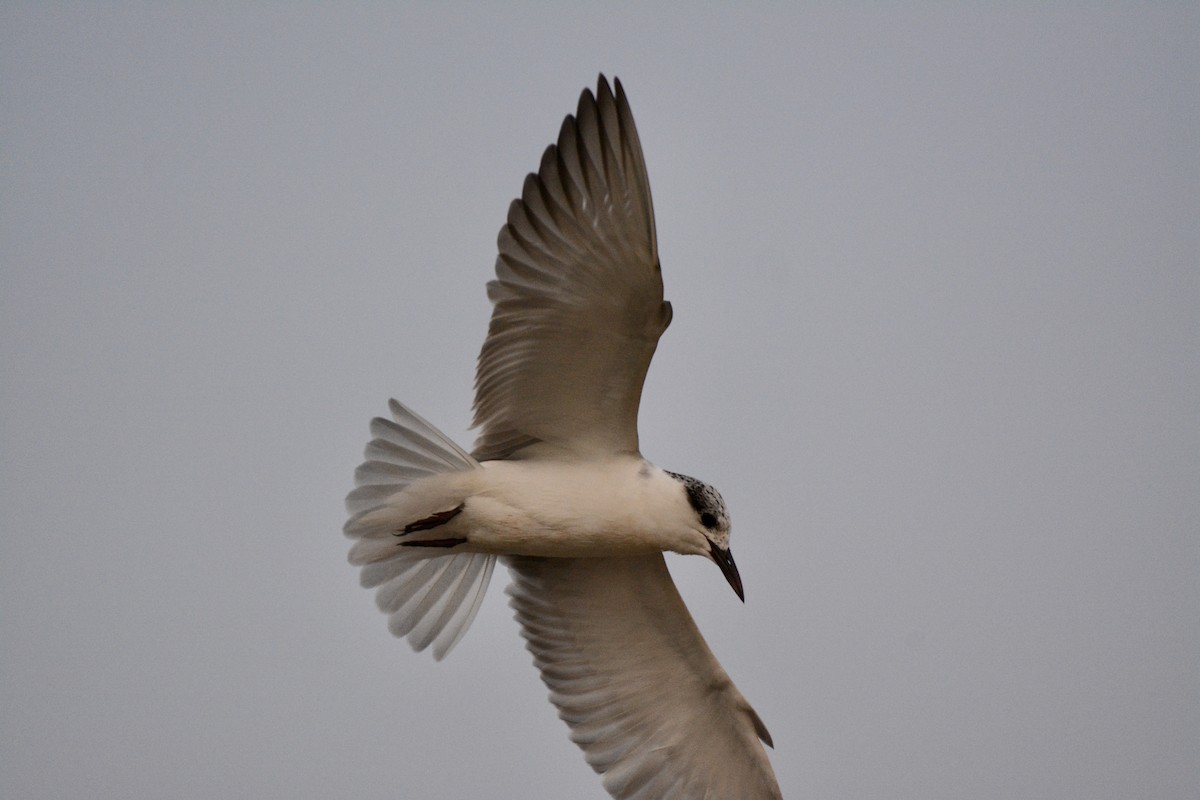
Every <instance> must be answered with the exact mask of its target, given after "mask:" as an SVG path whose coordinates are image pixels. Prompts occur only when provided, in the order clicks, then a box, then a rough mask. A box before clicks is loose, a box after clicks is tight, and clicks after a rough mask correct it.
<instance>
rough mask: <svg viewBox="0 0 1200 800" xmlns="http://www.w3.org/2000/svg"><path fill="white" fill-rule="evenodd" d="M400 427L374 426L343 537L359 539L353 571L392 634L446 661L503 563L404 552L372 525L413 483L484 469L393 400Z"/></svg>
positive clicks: (478, 556)
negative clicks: (357, 570)
mask: <svg viewBox="0 0 1200 800" xmlns="http://www.w3.org/2000/svg"><path fill="white" fill-rule="evenodd" d="M388 407H389V408H390V409H391V412H392V417H393V418H394V419H395V421H394V422H393V421H392V420H387V419H383V418H380V417H376V418H375V419H373V420H371V435H372V436H373V437H374V438H373V439H371V441H370V442H369V443H368V444H367V449H366V454H365V458H366V460H365V461H364V462H363V463H362V464H361V465H360V466H359V467H358V469H357V470H355V472H354V483H355V486H356V487H357V488H356V489H355V490H354V491H352V492H351V493H350V494H349V495H348V496H347V497H346V510H347V511H349V512H350V515H351V516H350V519H349V520H348V521H347V522H346V525H345V527H344V528H343V530H344V531H345V533H346V535H347V536H349V537H350V538H352V539H355V540H356V541H355V544H354V546H353V547H351V549H350V563H352V564H354V565H356V566H361V567H362V585H363V587H365V588H368V589H370V588H375V589H376V592H375V602H376V603H377V604H378V606H379V608H380V610H381V611H383V612H384V613H386V614H387V615H388V629H389V630H391V632H392V633H393V634H395V635H396V636H402V637H404V638H406V639H408V643H409V644H410V645H412V648H413V649H414V650H424V649H425V648H426V647H428V646H429V645H430V644H432V645H433V657H434V658H436V659H437V660H439V661H440V660H441V659H442V658H443V657H445V655H446V654H447V653H449V652H450V650H451V649H452V648H453V647H454V645H456V644H457V643H458V640H459V639H461V638H462V636H463V634H464V633H466V632H467V628H469V627H470V626H471V621H472V620H474V619H475V614H476V613H477V612H478V611H479V606H480V604H481V603H482V602H483V596H484V594H486V593H487V587H488V582H489V581H490V580H491V577H492V569H493V568H494V567H495V565H496V556H493V555H486V554H483V553H449V554H448V553H447V552H446V550H437V549H433V548H427V547H401V546H399V542H397V541H395V540H394V539H392V536H391V532H390V531H387V530H381V529H380V526H379V525H377V524H372V520H373V519H375V518H378V517H379V516H380V514H378V513H375V514H373V512H379V511H382V510H383V509H384V508H385V507H386V505H387V500H388V499H389V498H392V497H395V496H396V495H397V494H398V493H400V492H402V491H404V489H405V488H406V487H407V486H408V485H409V484H410V483H412V482H413V481H416V480H419V479H421V478H426V477H428V476H430V475H438V474H441V473H446V472H461V471H463V470H469V469H477V468H478V467H479V462H477V461H476V460H475V459H473V458H471V456H470V455H468V454H467V452H466V451H465V450H463V449H462V448H461V447H459V446H458V445H456V444H455V443H454V442H452V441H450V439H449V438H447V437H446V436H445V435H444V434H442V433H441V431H439V430H438V429H437V428H435V427H433V426H432V425H430V424H429V423H428V422H426V421H425V420H423V419H421V417H419V416H418V415H416V414H414V413H413V412H412V411H410V410H409V409H407V408H405V407H404V406H402V405H401V404H400V403H398V402H396V401H395V400H392V401H390V402H389V403H388Z"/></svg>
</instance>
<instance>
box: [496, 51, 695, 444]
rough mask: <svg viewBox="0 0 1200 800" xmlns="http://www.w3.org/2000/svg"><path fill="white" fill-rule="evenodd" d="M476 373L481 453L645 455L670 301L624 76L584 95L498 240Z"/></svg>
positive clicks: (530, 178) (510, 212)
mask: <svg viewBox="0 0 1200 800" xmlns="http://www.w3.org/2000/svg"><path fill="white" fill-rule="evenodd" d="M498 243H499V249H500V254H499V256H498V257H497V259H496V279H495V280H493V281H491V282H490V283H489V284H488V297H489V298H490V299H491V301H492V303H493V304H494V306H495V308H494V309H493V312H492V321H491V325H490V327H489V328H488V336H487V340H486V341H485V342H484V344H483V350H482V351H481V352H480V354H479V365H478V369H477V371H476V376H475V425H476V426H478V427H480V428H481V433H480V436H479V438H478V440H477V441H476V443H475V451H474V455H475V457H476V458H478V459H479V460H480V461H488V460H492V459H499V458H526V457H529V456H531V455H552V454H561V455H572V456H598V455H610V454H614V453H637V451H638V438H637V410H638V402H639V400H640V398H641V394H642V383H643V381H644V380H645V377H646V369H647V368H648V367H649V365H650V358H651V356H653V355H654V348H655V346H656V345H657V344H658V337H659V336H660V335H661V334H662V332H663V331H664V330H666V327H667V325H668V324H669V323H670V321H671V306H670V304H669V303H666V302H664V301H663V287H662V275H661V271H660V268H659V263H658V248H657V245H656V243H655V234H654V209H653V206H652V204H651V200H650V184H649V182H648V180H647V178H646V165H645V163H644V161H643V159H642V147H641V144H640V142H639V141H638V135H637V130H636V128H634V124H633V115H632V113H631V112H630V110H629V103H628V101H627V100H626V98H625V92H624V90H623V89H622V87H621V82H620V81H616V95H615V96H614V94H613V93H612V91H611V90H610V89H609V86H608V82H607V81H606V80H605V79H604V76H603V75H601V76H600V81H599V86H598V88H597V91H596V94H595V95H593V94H592V93H591V91H590V90H585V91H584V92H583V95H582V96H581V97H580V98H579V107H578V110H577V111H576V113H575V115H574V116H568V117H567V118H566V119H565V120H563V124H562V128H561V130H560V131H559V135H558V143H557V144H552V145H550V146H549V147H548V148H546V152H545V153H544V154H543V155H542V163H541V167H540V168H539V169H538V172H537V174H536V175H533V174H531V175H529V176H527V177H526V179H525V186H524V189H523V191H522V193H521V197H520V199H518V200H514V201H513V202H512V205H511V206H509V209H508V223H507V224H506V225H505V226H504V227H503V228H502V229H501V231H500V236H499V242H498Z"/></svg>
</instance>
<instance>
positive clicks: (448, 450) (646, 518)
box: [345, 75, 780, 800]
mask: <svg viewBox="0 0 1200 800" xmlns="http://www.w3.org/2000/svg"><path fill="white" fill-rule="evenodd" d="M614 86H615V91H614V89H613V88H610V87H609V84H608V81H607V80H606V79H605V78H604V76H603V75H601V76H600V79H599V85H598V87H597V90H596V93H595V94H593V93H592V92H591V91H590V90H586V89H585V90H584V92H583V94H582V95H581V96H580V98H579V105H578V108H577V110H576V112H575V114H574V115H568V116H567V117H566V119H565V120H563V123H562V127H561V129H560V130H559V134H558V141H557V143H555V144H551V145H550V146H549V147H548V148H546V151H545V153H544V154H543V155H542V161H541V165H540V166H539V167H538V171H537V173H536V174H530V175H529V176H527V177H526V178H525V184H524V186H523V187H522V191H521V196H520V198H519V199H517V200H514V201H513V202H512V204H511V205H510V206H509V209H508V221H507V223H506V224H505V225H504V227H503V228H502V229H501V230H500V236H499V255H498V257H497V259H496V278H495V279H494V280H493V281H491V282H490V283H489V284H488V297H489V298H490V300H491V301H492V304H493V311H492V319H491V323H490V326H489V328H488V334H487V338H486V340H485V341H484V343H483V350H482V352H481V353H480V355H479V362H478V366H477V371H476V377H475V419H474V425H475V427H477V428H479V430H480V435H479V437H478V439H477V440H476V442H475V448H474V450H473V451H472V452H471V453H467V452H466V451H465V450H463V449H462V448H460V447H459V446H458V445H456V444H455V443H454V442H452V441H451V440H450V439H449V438H447V437H446V436H445V435H443V434H442V433H441V432H439V431H438V430H437V429H436V428H434V427H433V426H432V425H430V424H429V423H428V422H426V421H425V420H424V419H422V418H421V417H419V416H417V415H416V414H415V413H413V412H412V411H410V410H409V409H408V408H406V407H404V406H403V405H401V404H400V403H398V402H396V401H395V400H392V401H391V403H390V410H391V415H392V419H383V418H376V419H374V420H372V421H371V434H372V436H373V438H372V440H371V441H370V443H369V444H368V445H367V448H366V457H365V458H366V460H365V461H364V462H363V464H362V465H361V466H359V468H358V470H357V471H356V472H355V484H356V486H357V488H356V489H355V490H354V491H353V492H351V493H350V495H349V496H348V497H347V498H346V506H347V509H348V511H349V512H350V514H351V516H350V519H349V521H348V522H347V523H346V525H345V532H346V535H347V536H349V537H350V538H351V539H353V540H354V543H353V545H352V546H351V548H350V562H351V563H352V564H355V565H357V566H360V567H362V585H363V586H364V587H367V588H374V589H375V590H376V600H377V603H378V605H379V608H380V609H381V610H382V611H384V612H385V613H386V614H387V615H388V627H389V628H390V630H391V631H392V633H394V634H395V635H396V636H401V637H404V638H406V639H407V640H408V642H409V644H411V645H412V647H413V648H414V649H415V650H418V651H420V650H424V649H425V648H427V647H430V646H432V648H433V655H434V658H436V659H439V660H440V659H441V658H443V657H444V656H445V655H446V653H448V652H449V651H450V649H451V648H453V647H454V645H455V644H456V643H457V642H458V641H459V639H460V638H461V637H462V635H463V634H464V633H465V632H466V630H467V628H468V627H469V626H470V624H471V621H472V620H473V619H474V617H475V614H476V612H477V611H478V610H479V606H480V603H481V602H482V601H483V597H484V594H485V592H486V590H487V586H488V582H489V581H490V579H491V575H492V569H493V567H494V566H495V564H496V560H497V559H503V560H504V563H505V564H506V565H507V566H508V568H509V571H510V572H511V574H512V578H513V582H512V584H511V586H510V587H509V589H508V594H509V596H510V604H511V605H512V607H513V609H514V610H515V612H516V618H517V620H518V622H519V623H520V625H521V634H522V636H524V638H525V640H526V644H527V646H528V649H529V650H530V652H531V653H532V654H533V660H534V663H535V665H536V666H537V668H538V669H539V670H540V671H541V676H542V680H543V681H544V682H545V684H546V686H547V687H548V688H549V690H550V700H551V702H553V703H554V705H555V706H557V707H558V712H559V716H560V717H562V719H563V720H565V721H566V723H567V725H568V726H569V727H570V729H571V739H572V740H573V741H574V742H575V743H576V744H578V745H579V747H580V748H582V749H583V752H584V756H585V758H586V759H587V762H588V763H589V764H590V765H591V766H592V768H593V769H595V770H596V772H598V773H600V774H601V775H602V779H603V783H604V787H605V789H607V790H608V792H609V793H610V794H611V795H612V796H613V797H615V798H643V799H645V800H651V799H652V798H654V799H657V798H680V799H681V800H683V799H685V798H686V799H689V800H690V798H701V797H703V798H711V799H712V800H718V799H725V800H757V799H758V798H778V797H780V792H779V786H778V784H777V783H776V781H775V775H774V773H773V771H772V769H771V764H770V761H769V760H768V758H767V754H766V751H765V749H764V748H763V743H764V742H765V743H766V744H767V745H771V744H772V743H771V737H770V735H769V734H768V733H767V729H766V727H765V726H764V725H763V723H762V720H760V719H759V717H758V715H757V714H756V713H755V712H754V709H752V708H751V707H750V704H749V703H748V702H746V699H745V698H744V697H743V696H742V694H741V692H739V691H738V689H737V687H735V686H734V685H733V682H732V681H731V680H730V678H729V675H728V674H726V672H725V670H724V669H722V667H721V665H720V664H719V663H718V662H717V660H716V658H715V657H714V656H713V654H712V652H711V651H710V650H709V649H708V646H707V645H706V644H705V642H704V639H703V638H702V637H701V635H700V632H699V630H697V628H696V624H695V622H693V620H692V617H691V615H690V614H689V613H688V610H687V606H685V605H684V603H683V600H682V598H680V596H679V592H678V591H677V589H676V588H675V584H674V582H673V581H672V580H671V576H670V573H669V572H668V571H667V567H666V563H665V561H664V560H663V552H664V551H671V552H675V553H682V554H684V555H698V556H702V557H704V558H707V559H710V560H711V561H713V562H714V563H715V564H716V565H717V566H718V567H719V568H720V570H721V572H722V574H723V575H724V576H725V579H726V580H727V581H728V582H729V585H730V586H732V587H733V590H734V591H735V592H736V593H737V595H738V597H739V598H743V599H744V595H743V589H742V580H741V577H740V576H739V574H738V570H737V566H736V565H735V564H734V560H733V556H732V555H731V554H730V551H729V531H730V524H729V514H728V512H727V511H726V509H725V503H724V501H723V500H722V499H721V495H720V494H719V493H718V492H717V490H716V489H714V488H713V487H711V486H709V485H708V484H706V483H703V482H702V481H699V480H696V479H695V478H690V477H688V476H686V475H679V474H676V473H673V472H668V471H666V470H663V469H660V468H659V467H657V466H655V465H653V464H652V463H650V462H649V461H647V460H646V459H645V458H644V457H643V456H642V454H641V452H640V450H639V448H638V433H637V412H638V403H639V400H640V398H641V394H642V384H643V381H644V380H645V377H646V370H647V368H648V367H649V365H650V359H651V357H652V356H653V355H654V349H655V347H656V346H657V344H658V339H659V336H661V335H662V333H663V331H665V330H666V328H667V325H668V324H670V322H671V305H670V303H668V302H666V301H664V300H663V284H662V272H661V268H660V266H659V260H658V245H657V242H656V237H655V230H654V209H653V207H652V205H651V200H650V184H649V181H648V179H647V177H646V165H645V162H644V160H643V157H642V148H641V143H640V142H639V141H638V135H637V130H636V128H635V127H634V124H633V115H632V112H631V111H630V109H629V102H628V100H627V98H626V96H625V92H624V89H623V88H622V86H621V82H620V81H619V80H617V81H614Z"/></svg>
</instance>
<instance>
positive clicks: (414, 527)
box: [395, 503, 466, 541]
mask: <svg viewBox="0 0 1200 800" xmlns="http://www.w3.org/2000/svg"><path fill="white" fill-rule="evenodd" d="M464 505H466V504H465V503H459V504H458V505H456V506H455V507H454V508H452V509H450V510H449V511H435V512H434V513H432V514H430V515H429V516H428V517H423V518H422V519H419V520H417V521H416V522H410V523H408V524H407V525H405V526H404V530H403V531H398V532H397V533H396V534H395V535H396V536H403V535H404V534H406V533H415V532H416V531H428V530H432V529H433V528H436V527H438V526H439V525H445V524H446V523H447V522H449V521H450V520H452V519H454V518H455V517H457V516H458V515H459V514H461V513H462V510H463V506H464ZM464 541H465V540H464Z"/></svg>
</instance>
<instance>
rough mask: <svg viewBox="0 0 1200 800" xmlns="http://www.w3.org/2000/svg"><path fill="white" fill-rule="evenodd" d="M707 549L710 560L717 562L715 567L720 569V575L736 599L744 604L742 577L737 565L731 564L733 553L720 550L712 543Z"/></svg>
mask: <svg viewBox="0 0 1200 800" xmlns="http://www.w3.org/2000/svg"><path fill="white" fill-rule="evenodd" d="M709 548H710V549H711V550H712V560H713V561H715V562H717V566H718V567H720V568H721V574H722V575H724V576H725V580H727V581H729V585H730V586H732V587H733V590H734V591H735V592H737V596H738V599H739V600H741V601H742V602H743V603H744V602H746V595H745V594H744V593H743V592H742V576H741V575H739V574H738V570H737V564H735V563H733V553H731V552H729V551H728V550H722V549H721V548H719V547H717V546H716V545H715V544H712V543H710V544H709Z"/></svg>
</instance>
